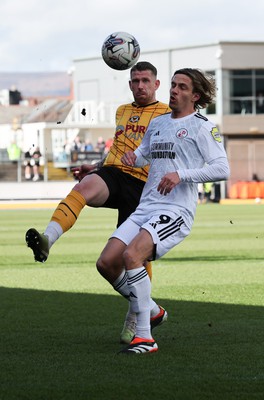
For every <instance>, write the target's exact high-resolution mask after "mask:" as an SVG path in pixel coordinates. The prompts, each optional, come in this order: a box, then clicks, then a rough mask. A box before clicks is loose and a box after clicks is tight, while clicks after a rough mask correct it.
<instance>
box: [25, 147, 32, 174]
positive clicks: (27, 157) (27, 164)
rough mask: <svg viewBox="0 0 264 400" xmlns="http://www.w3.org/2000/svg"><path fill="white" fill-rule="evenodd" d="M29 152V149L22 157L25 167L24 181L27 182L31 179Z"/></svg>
mask: <svg viewBox="0 0 264 400" xmlns="http://www.w3.org/2000/svg"><path fill="white" fill-rule="evenodd" d="M30 150H31V149H29V150H27V151H26V152H25V155H24V157H25V161H24V165H25V179H26V181H29V180H30V179H31V177H32V173H31V164H30V161H31V152H30Z"/></svg>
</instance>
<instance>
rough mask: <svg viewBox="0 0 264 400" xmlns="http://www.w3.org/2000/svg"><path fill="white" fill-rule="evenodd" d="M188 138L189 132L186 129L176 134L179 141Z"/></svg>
mask: <svg viewBox="0 0 264 400" xmlns="http://www.w3.org/2000/svg"><path fill="white" fill-rule="evenodd" d="M186 136H188V131H187V129H185V128H181V129H179V130H178V131H177V132H176V137H177V138H178V139H184V138H185V137H186Z"/></svg>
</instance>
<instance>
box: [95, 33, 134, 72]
mask: <svg viewBox="0 0 264 400" xmlns="http://www.w3.org/2000/svg"><path fill="white" fill-rule="evenodd" d="M139 55H140V47H139V44H138V42H137V40H136V39H135V38H134V36H133V35H130V33H127V32H115V33H112V34H111V35H109V36H107V38H106V39H105V41H104V43H103V46H102V57H103V60H104V61H105V63H106V64H107V65H108V66H109V67H110V68H113V69H118V70H121V71H122V70H125V69H129V68H131V67H132V66H133V65H134V64H135V63H136V62H137V60H138V58H139Z"/></svg>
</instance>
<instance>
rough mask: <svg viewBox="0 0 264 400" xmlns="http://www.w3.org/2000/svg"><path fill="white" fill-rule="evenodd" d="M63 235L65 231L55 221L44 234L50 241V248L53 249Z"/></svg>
mask: <svg viewBox="0 0 264 400" xmlns="http://www.w3.org/2000/svg"><path fill="white" fill-rule="evenodd" d="M62 234H63V230H62V227H61V226H60V224H58V222H55V221H50V223H49V224H48V226H47V228H46V230H45V232H44V235H45V236H47V237H48V239H49V248H51V246H52V245H53V244H54V243H55V242H56V240H58V239H59V237H61V235H62Z"/></svg>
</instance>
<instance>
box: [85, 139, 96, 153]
mask: <svg viewBox="0 0 264 400" xmlns="http://www.w3.org/2000/svg"><path fill="white" fill-rule="evenodd" d="M93 150H94V147H93V144H92V143H91V141H90V139H86V140H85V144H84V151H93Z"/></svg>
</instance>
